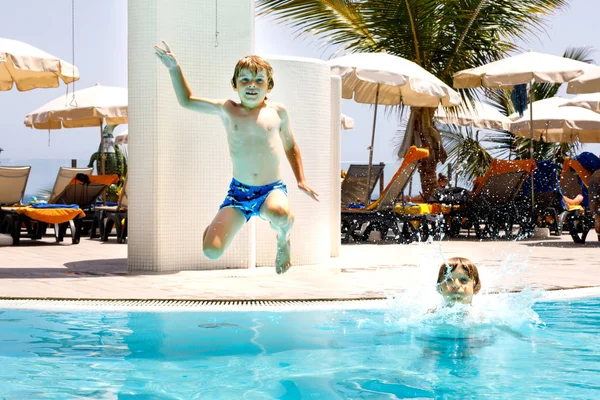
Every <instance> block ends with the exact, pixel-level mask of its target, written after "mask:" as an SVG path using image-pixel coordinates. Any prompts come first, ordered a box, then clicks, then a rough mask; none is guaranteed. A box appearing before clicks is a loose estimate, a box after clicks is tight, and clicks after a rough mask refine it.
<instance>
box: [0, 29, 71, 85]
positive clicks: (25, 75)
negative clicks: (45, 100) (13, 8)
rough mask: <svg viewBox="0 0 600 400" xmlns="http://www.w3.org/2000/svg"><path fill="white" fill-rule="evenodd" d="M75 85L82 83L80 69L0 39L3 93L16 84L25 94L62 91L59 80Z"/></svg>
mask: <svg viewBox="0 0 600 400" xmlns="http://www.w3.org/2000/svg"><path fill="white" fill-rule="evenodd" d="M59 78H60V79H62V81H63V82H64V83H71V82H73V81H76V80H78V79H79V70H78V69H77V67H75V66H73V65H71V64H69V63H68V62H66V61H64V60H61V59H60V58H58V57H55V56H53V55H52V54H48V53H46V52H45V51H42V50H40V49H38V48H37V47H33V46H31V45H29V44H27V43H23V42H19V41H17V40H12V39H4V38H0V90H2V91H4V90H11V89H12V88H13V84H15V85H16V86H17V90H19V91H21V92H23V91H26V90H32V89H36V88H55V87H58V85H59V82H58V79H59Z"/></svg>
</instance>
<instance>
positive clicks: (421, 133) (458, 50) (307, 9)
mask: <svg viewBox="0 0 600 400" xmlns="http://www.w3.org/2000/svg"><path fill="white" fill-rule="evenodd" d="M566 5H567V0H257V10H258V13H259V15H268V16H271V17H272V18H273V19H274V20H275V21H277V22H279V23H282V24H286V25H288V26H292V27H294V28H296V29H297V31H296V32H297V34H298V36H312V37H314V38H315V39H317V40H319V41H322V43H323V44H324V45H327V46H333V47H335V48H336V50H337V51H338V52H359V51H370V52H378V51H382V50H385V51H387V52H388V53H389V54H393V55H397V56H400V57H404V58H406V59H409V60H411V61H414V62H415V63H417V64H418V65H420V66H421V67H423V68H425V69H427V70H428V71H430V72H431V73H433V74H434V75H436V76H437V77H438V78H440V79H441V80H442V81H444V82H445V83H447V84H449V85H452V75H453V74H454V73H455V72H458V71H460V70H463V69H466V68H473V67H476V66H479V65H483V64H486V63H488V62H491V61H496V60H499V59H501V58H503V57H504V56H506V55H507V54H508V53H510V52H514V51H515V50H517V46H516V44H515V43H516V41H517V39H518V38H521V37H523V36H526V35H528V34H530V33H536V32H540V31H541V30H542V28H543V26H544V22H545V18H546V17H547V16H548V15H550V14H552V13H554V12H555V11H557V10H558V9H561V8H563V7H565V6H566ZM462 93H463V95H464V97H465V98H467V99H469V100H471V99H473V98H474V97H475V93H476V92H475V91H474V90H465V91H462ZM400 108H401V107H400ZM411 111H412V112H413V113H414V114H415V115H418V116H419V118H413V119H412V122H411V124H412V126H410V127H409V129H411V130H414V131H415V132H416V133H417V135H415V136H416V137H418V138H420V139H421V141H422V142H423V143H424V145H426V146H428V147H429V148H430V150H431V151H430V157H429V158H428V159H425V160H424V162H422V163H421V166H420V168H419V172H420V175H421V185H422V187H423V193H424V195H425V196H429V194H431V193H432V192H433V190H434V189H435V187H436V172H435V170H436V166H437V164H438V162H445V160H446V151H445V149H444V147H443V145H442V142H441V140H440V138H439V133H438V131H437V130H436V129H435V128H434V124H433V119H432V118H433V114H434V110H433V109H415V108H414V107H413V109H412V110H411Z"/></svg>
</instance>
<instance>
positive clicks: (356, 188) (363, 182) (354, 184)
mask: <svg viewBox="0 0 600 400" xmlns="http://www.w3.org/2000/svg"><path fill="white" fill-rule="evenodd" d="M368 168H369V166H368V165H359V164H351V165H350V167H349V168H348V172H347V173H346V177H345V178H344V180H343V181H342V195H341V206H342V208H349V207H352V206H355V205H356V206H359V205H364V202H365V199H366V198H367V190H368V194H369V199H370V198H371V196H372V194H373V191H374V190H375V186H376V185H377V181H379V183H380V189H381V190H380V191H382V190H383V170H384V168H385V164H384V163H379V164H375V165H372V166H371V184H370V185H369V187H368V188H367V174H368Z"/></svg>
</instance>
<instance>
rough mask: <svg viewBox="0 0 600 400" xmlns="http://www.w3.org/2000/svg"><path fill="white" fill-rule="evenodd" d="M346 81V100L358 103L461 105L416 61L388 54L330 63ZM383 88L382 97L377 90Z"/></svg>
mask: <svg viewBox="0 0 600 400" xmlns="http://www.w3.org/2000/svg"><path fill="white" fill-rule="evenodd" d="M328 64H329V66H330V68H331V72H332V73H333V74H335V75H339V76H340V77H341V78H342V97H343V98H344V99H352V98H354V100H355V101H356V102H357V103H364V104H375V103H376V102H377V104H383V105H398V104H405V105H407V106H415V107H437V106H438V105H439V104H440V102H441V103H442V105H443V106H446V107H449V106H455V105H458V104H460V101H461V98H460V95H459V94H458V93H457V92H456V91H455V90H453V89H452V88H451V87H450V86H448V85H446V84H445V83H444V82H442V81H441V80H439V79H438V78H437V77H436V76H435V75H433V74H431V73H430V72H428V71H427V70H425V69H423V68H422V67H420V66H419V65H417V64H415V63H414V62H412V61H409V60H406V59H404V58H402V57H397V56H393V55H391V54H387V53H355V54H350V55H347V56H343V57H339V58H334V59H333V60H330V61H328ZM378 86H379V93H377V87H378Z"/></svg>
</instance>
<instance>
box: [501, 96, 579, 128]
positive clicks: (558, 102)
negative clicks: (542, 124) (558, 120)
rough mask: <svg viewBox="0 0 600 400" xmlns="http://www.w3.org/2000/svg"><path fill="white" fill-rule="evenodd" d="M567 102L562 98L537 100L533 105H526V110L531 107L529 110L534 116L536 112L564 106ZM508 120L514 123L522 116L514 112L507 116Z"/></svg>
mask: <svg viewBox="0 0 600 400" xmlns="http://www.w3.org/2000/svg"><path fill="white" fill-rule="evenodd" d="M568 101H569V99H565V98H564V97H557V96H555V97H549V98H547V99H543V100H538V101H534V102H533V104H531V105H529V104H528V105H527V108H529V107H530V106H531V110H532V111H533V114H534V115H535V114H536V113H537V112H538V111H540V110H544V109H547V108H550V109H553V108H556V107H560V106H562V105H563V104H566V103H567V102H568ZM508 118H509V119H510V120H511V121H513V122H514V121H516V120H518V119H521V118H522V116H521V115H519V113H517V112H515V113H512V114H510V115H509V116H508Z"/></svg>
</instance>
